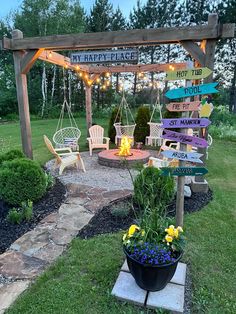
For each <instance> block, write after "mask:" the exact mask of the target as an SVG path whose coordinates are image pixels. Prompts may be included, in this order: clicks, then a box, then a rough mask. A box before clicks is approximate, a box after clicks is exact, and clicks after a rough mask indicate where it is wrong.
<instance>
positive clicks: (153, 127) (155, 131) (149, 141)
mask: <svg viewBox="0 0 236 314" xmlns="http://www.w3.org/2000/svg"><path fill="white" fill-rule="evenodd" d="M148 124H149V126H150V135H149V136H146V143H145V144H146V145H151V146H153V144H154V146H156V145H158V146H161V144H162V142H163V139H162V138H161V135H162V132H163V129H162V128H161V125H162V124H161V123H155V122H148Z"/></svg>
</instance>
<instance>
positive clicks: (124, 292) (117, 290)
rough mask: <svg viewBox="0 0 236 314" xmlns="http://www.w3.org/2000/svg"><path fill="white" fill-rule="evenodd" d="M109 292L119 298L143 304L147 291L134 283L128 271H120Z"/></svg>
mask: <svg viewBox="0 0 236 314" xmlns="http://www.w3.org/2000/svg"><path fill="white" fill-rule="evenodd" d="M111 294H112V295H114V296H116V297H117V298H118V299H120V300H123V301H128V302H132V303H135V304H137V305H141V306H143V305H144V302H145V299H146V296H147V291H145V290H143V289H141V288H140V287H139V286H138V285H137V284H136V282H135V280H134V278H133V276H132V275H131V274H130V273H127V272H123V271H121V272H120V274H119V276H118V278H117V280H116V283H115V286H114V287H113V289H112V292H111Z"/></svg>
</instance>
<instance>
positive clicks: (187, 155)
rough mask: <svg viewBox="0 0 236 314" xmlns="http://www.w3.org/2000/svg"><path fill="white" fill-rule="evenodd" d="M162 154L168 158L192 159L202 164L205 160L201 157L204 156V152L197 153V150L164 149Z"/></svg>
mask: <svg viewBox="0 0 236 314" xmlns="http://www.w3.org/2000/svg"><path fill="white" fill-rule="evenodd" d="M161 154H162V155H163V156H164V157H167V158H174V159H178V160H184V161H191V162H196V163H198V164H202V163H203V162H202V161H201V159H199V158H200V157H202V156H203V154H199V153H195V152H184V151H181V150H179V151H177V150H164V151H163V152H161Z"/></svg>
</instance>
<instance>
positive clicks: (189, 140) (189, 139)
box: [161, 129, 208, 147]
mask: <svg viewBox="0 0 236 314" xmlns="http://www.w3.org/2000/svg"><path fill="white" fill-rule="evenodd" d="M161 137H162V138H166V139H169V140H173V141H176V142H180V143H183V144H187V145H192V146H196V147H207V146H208V143H207V141H206V140H205V139H204V138H199V137H196V136H191V135H186V134H183V133H179V132H174V131H170V130H166V129H164V130H163V134H162V136H161Z"/></svg>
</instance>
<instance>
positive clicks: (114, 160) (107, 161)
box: [98, 149, 150, 168]
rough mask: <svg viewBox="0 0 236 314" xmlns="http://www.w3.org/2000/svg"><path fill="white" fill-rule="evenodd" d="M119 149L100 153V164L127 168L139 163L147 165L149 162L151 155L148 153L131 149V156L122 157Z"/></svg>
mask: <svg viewBox="0 0 236 314" xmlns="http://www.w3.org/2000/svg"><path fill="white" fill-rule="evenodd" d="M118 153H119V149H110V150H104V151H102V152H100V153H98V163H99V164H100V165H103V166H107V167H114V168H125V167H127V166H132V165H135V164H137V163H142V164H145V163H146V162H148V160H149V157H150V154H149V152H148V151H145V150H139V149H131V150H130V154H131V156H127V157H121V156H119V155H118Z"/></svg>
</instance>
